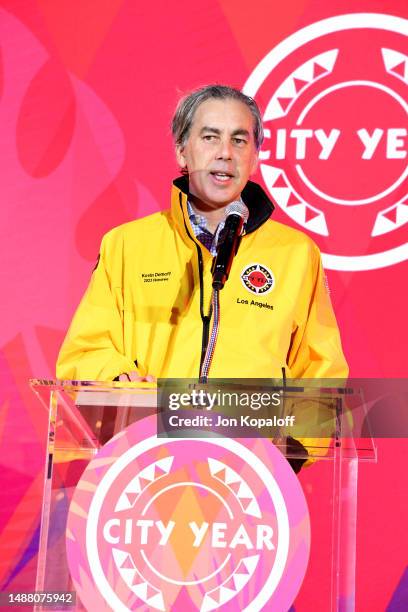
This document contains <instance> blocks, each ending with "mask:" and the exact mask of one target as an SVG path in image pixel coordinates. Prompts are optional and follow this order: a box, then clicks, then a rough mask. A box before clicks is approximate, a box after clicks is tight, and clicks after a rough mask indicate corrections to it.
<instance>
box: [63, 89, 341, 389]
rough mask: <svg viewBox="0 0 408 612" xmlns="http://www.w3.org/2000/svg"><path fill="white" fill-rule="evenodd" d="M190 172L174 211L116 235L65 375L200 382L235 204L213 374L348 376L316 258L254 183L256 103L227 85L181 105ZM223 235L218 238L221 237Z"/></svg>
mask: <svg viewBox="0 0 408 612" xmlns="http://www.w3.org/2000/svg"><path fill="white" fill-rule="evenodd" d="M173 134H174V138H175V142H176V155H177V160H178V162H179V164H180V166H181V168H182V171H183V174H184V176H182V177H180V178H179V179H176V180H175V181H174V184H173V187H172V194H171V208H170V210H165V211H163V212H160V213H156V214H153V215H150V216H148V217H145V218H143V219H139V220H136V221H132V222H130V223H127V224H125V225H122V226H120V227H117V228H115V229H113V230H112V231H110V232H109V233H108V234H107V235H106V236H105V237H104V238H103V241H102V245H101V251H100V256H99V260H98V264H97V266H96V268H95V270H94V272H93V275H92V279H91V282H90V285H89V287H88V290H87V292H86V293H85V295H84V297H83V299H82V301H81V304H80V306H79V308H78V310H77V312H76V314H75V317H74V319H73V321H72V324H71V326H70V329H69V331H68V334H67V336H66V338H65V341H64V344H63V346H62V348H61V351H60V354H59V357H58V363H57V376H58V378H61V379H82V380H86V379H88V380H89V379H91V380H95V379H96V380H113V379H115V378H121V379H126V380H127V379H130V380H139V379H146V378H147V379H148V380H149V379H151V378H152V377H156V378H159V377H163V378H167V377H172V378H178V377H183V378H189V377H191V378H197V377H198V376H199V372H200V364H201V362H202V359H203V356H204V354H205V350H206V344H207V343H208V332H209V326H210V313H211V308H210V300H211V291H212V289H211V285H212V275H211V265H212V261H213V256H214V254H215V252H216V240H217V238H218V234H219V231H220V224H221V225H222V224H223V221H224V216H225V209H226V207H227V205H228V204H230V203H231V202H234V201H237V200H238V201H239V200H240V199H242V201H243V202H244V204H245V205H246V206H247V207H248V209H249V218H248V221H247V223H246V227H245V234H244V236H243V237H242V240H241V243H240V246H239V249H238V252H237V255H236V256H235V258H234V260H233V263H232V267H231V271H230V275H229V279H228V281H227V283H226V285H225V287H224V289H223V290H222V291H221V292H220V327H219V336H218V340H217V345H216V350H215V353H214V356H213V360H212V363H211V372H210V376H211V377H216V378H279V377H281V376H282V368H284V370H285V373H286V376H287V377H288V378H289V377H293V378H297V377H302V378H315V377H319V378H321V377H333V378H334V377H339V378H342V377H346V376H347V371H348V370H347V364H346V362H345V359H344V356H343V353H342V350H341V343H340V337H339V332H338V328H337V324H336V321H335V317H334V314H333V310H332V306H331V303H330V298H329V295H328V293H327V290H326V287H325V283H324V273H323V270H322V265H321V258H320V253H319V250H318V248H317V247H316V245H315V244H314V243H313V241H312V240H311V239H310V238H308V237H307V236H306V235H305V234H303V233H302V232H299V231H297V230H294V229H292V228H289V227H287V226H285V225H283V224H280V223H277V222H276V221H272V220H270V219H269V217H270V215H271V213H272V211H273V205H272V204H271V202H270V200H269V199H268V197H267V196H266V194H265V193H264V191H263V190H262V189H261V187H260V186H259V185H257V184H255V183H253V182H251V181H249V180H248V179H249V176H250V175H251V174H252V173H253V172H254V171H255V169H256V165H257V160H258V151H259V148H260V146H261V144H262V138H263V133H262V121H261V117H260V115H259V110H258V108H257V106H256V104H255V102H254V101H253V100H252V99H251V98H248V97H247V96H245V95H244V94H242V93H241V92H240V91H239V90H235V89H232V88H229V87H226V86H207V87H204V88H202V89H200V90H198V91H195V92H193V93H192V94H190V95H189V96H187V97H186V98H184V99H183V100H182V101H181V102H180V104H179V106H178V108H177V111H176V114H175V116H174V119H173ZM217 228H218V229H217Z"/></svg>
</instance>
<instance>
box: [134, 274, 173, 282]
mask: <svg viewBox="0 0 408 612" xmlns="http://www.w3.org/2000/svg"><path fill="white" fill-rule="evenodd" d="M141 276H142V279H143V282H144V283H158V282H160V281H168V280H169V278H170V276H171V272H146V273H143V272H142V274H141Z"/></svg>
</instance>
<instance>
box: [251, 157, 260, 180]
mask: <svg viewBox="0 0 408 612" xmlns="http://www.w3.org/2000/svg"><path fill="white" fill-rule="evenodd" d="M258 162H259V152H257V153H256V154H255V156H254V159H253V162H252V168H251V175H252V174H255V172H256V171H257V169H258Z"/></svg>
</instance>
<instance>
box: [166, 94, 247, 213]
mask: <svg viewBox="0 0 408 612" xmlns="http://www.w3.org/2000/svg"><path fill="white" fill-rule="evenodd" d="M176 155H177V161H178V163H179V164H180V166H181V167H182V168H187V170H188V175H189V188H190V193H191V194H192V195H194V196H196V198H198V199H199V200H200V201H201V202H202V203H203V204H205V206H206V207H208V208H209V209H215V208H221V207H223V206H226V205H227V204H229V203H230V202H233V201H234V200H237V199H238V198H239V196H240V193H241V191H242V190H243V188H244V187H245V185H246V183H247V181H248V178H249V176H250V175H251V174H252V173H253V172H254V171H255V169H256V164H257V161H258V152H257V150H256V145H255V140H254V118H253V116H252V113H251V111H250V110H249V108H248V107H247V106H246V105H245V104H244V103H243V102H240V101H239V100H233V99H226V100H217V99H210V100H206V101H205V102H203V103H202V104H201V105H200V106H199V107H198V109H197V110H196V113H195V115H194V119H193V123H192V126H191V130H190V134H189V137H188V139H187V142H186V143H185V144H184V145H182V146H177V147H176Z"/></svg>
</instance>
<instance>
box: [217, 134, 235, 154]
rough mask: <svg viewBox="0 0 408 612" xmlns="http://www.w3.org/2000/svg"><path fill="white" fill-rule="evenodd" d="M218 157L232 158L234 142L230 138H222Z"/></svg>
mask: <svg viewBox="0 0 408 612" xmlns="http://www.w3.org/2000/svg"><path fill="white" fill-rule="evenodd" d="M217 159H232V143H231V141H230V139H229V138H223V139H221V140H220V144H219V147H218V150H217Z"/></svg>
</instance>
